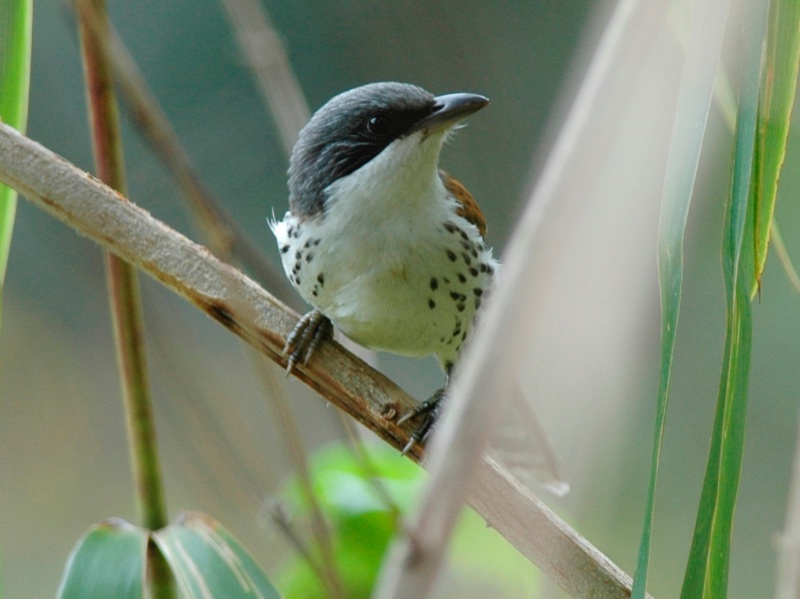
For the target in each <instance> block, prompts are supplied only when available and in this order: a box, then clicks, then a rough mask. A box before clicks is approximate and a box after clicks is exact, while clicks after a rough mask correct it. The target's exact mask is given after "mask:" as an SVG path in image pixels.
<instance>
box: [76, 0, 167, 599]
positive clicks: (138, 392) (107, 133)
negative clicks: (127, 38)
mask: <svg viewBox="0 0 800 599" xmlns="http://www.w3.org/2000/svg"><path fill="white" fill-rule="evenodd" d="M77 8H78V24H79V27H80V34H81V35H80V37H81V51H82V55H83V65H84V75H85V79H86V91H87V96H88V101H89V117H90V124H91V131H92V147H93V150H94V160H95V165H96V169H97V172H98V174H99V175H100V178H101V179H102V180H103V181H105V182H106V183H108V184H109V185H110V186H112V187H113V188H115V189H117V190H119V191H120V192H121V193H125V167H124V161H123V156H122V138H121V135H120V130H119V114H118V112H117V100H116V95H115V94H114V87H113V84H112V79H111V67H110V65H109V64H108V61H107V60H106V57H105V56H104V55H103V53H102V52H101V51H100V45H101V44H100V42H99V40H98V36H97V30H102V29H103V28H107V27H108V20H107V15H106V7H105V0H84V1H80V2H78V4H77ZM89 20H91V21H92V22H93V23H96V24H97V25H98V27H96V28H94V29H93V28H90V27H89V26H88V25H87V22H88V21H89ZM105 258H106V260H105V264H106V279H107V282H108V293H109V298H110V300H111V314H112V320H113V324H114V340H115V342H116V353H117V364H118V368H119V372H120V379H121V382H122V396H123V400H124V405H125V421H126V423H127V428H128V443H129V445H130V454H131V462H132V466H133V474H134V482H135V484H134V488H135V490H136V499H137V507H138V510H139V520H140V523H141V525H142V526H144V527H145V528H147V529H149V530H159V529H161V528H163V527H165V526H166V525H167V521H168V517H167V506H166V500H165V498H164V487H163V483H162V477H161V464H160V462H159V457H158V444H157V443H156V430H155V420H154V416H153V407H152V399H151V396H150V383H149V380H148V372H147V362H146V360H145V351H144V320H143V316H142V297H141V294H140V292H139V273H138V272H136V269H135V268H134V267H133V266H132V265H131V264H129V263H128V262H125V261H124V260H122V259H121V258H119V257H118V256H116V255H114V254H111V253H108V252H107V253H106V257H105ZM147 562H148V564H147V565H148V579H149V581H150V585H149V588H150V592H151V593H152V595H153V597H156V598H159V599H170V598H172V597H175V587H174V584H173V580H172V575H171V573H170V570H169V567H168V566H167V564H166V562H165V560H164V558H163V556H161V555H160V554H159V553H158V552H157V551H152V552H148V559H147Z"/></svg>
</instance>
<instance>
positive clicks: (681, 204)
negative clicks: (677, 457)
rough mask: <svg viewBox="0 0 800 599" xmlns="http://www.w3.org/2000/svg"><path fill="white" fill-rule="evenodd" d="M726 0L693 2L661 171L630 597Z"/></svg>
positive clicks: (645, 548) (647, 529)
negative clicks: (655, 299) (645, 476)
mask: <svg viewBox="0 0 800 599" xmlns="http://www.w3.org/2000/svg"><path fill="white" fill-rule="evenodd" d="M729 4H730V3H729V2H728V1H727V0H707V1H706V2H703V3H700V4H699V5H698V10H699V11H700V12H699V14H698V15H697V17H696V19H695V23H694V27H693V30H692V35H691V39H690V42H689V47H688V49H687V52H686V59H685V63H684V70H683V74H682V76H681V89H680V93H679V95H678V105H677V109H676V113H675V124H674V127H673V132H672V139H671V140H670V148H669V154H668V156H667V176H666V178H665V180H664V194H663V199H662V204H661V215H660V222H659V231H658V280H659V286H660V289H661V370H660V380H659V386H658V407H657V411H656V429H655V438H654V442H653V455H652V462H651V466H650V480H649V484H648V494H647V502H646V505H645V515H644V523H643V525H642V536H641V541H640V544H639V554H638V557H637V563H636V574H635V576H634V583H633V589H632V592H631V597H632V599H643V598H644V596H645V592H646V586H647V569H648V566H649V562H650V537H651V531H652V526H653V510H654V506H655V493H656V480H657V474H658V462H659V457H660V454H661V445H662V439H663V436H664V425H665V422H666V413H667V399H668V397H669V386H670V375H671V373H672V358H673V354H674V349H675V331H676V329H677V326H678V315H679V313H680V305H681V290H682V287H683V238H684V232H685V230H686V220H687V217H688V214H689V204H690V202H691V199H692V190H693V189H694V181H695V177H696V175H697V167H698V164H699V162H700V150H701V148H702V145H703V139H704V136H705V128H706V121H707V117H708V111H709V108H710V106H711V97H712V92H713V89H714V77H715V74H716V71H717V65H718V63H719V57H720V52H721V49H722V40H723V37H724V33H725V23H726V21H727V17H728V7H729Z"/></svg>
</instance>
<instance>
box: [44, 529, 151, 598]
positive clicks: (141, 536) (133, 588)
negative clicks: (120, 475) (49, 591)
mask: <svg viewBox="0 0 800 599" xmlns="http://www.w3.org/2000/svg"><path fill="white" fill-rule="evenodd" d="M147 541H148V533H147V531H146V530H143V529H141V528H138V527H136V526H133V525H132V524H128V523H127V522H125V521H124V520H120V519H117V518H114V519H111V520H106V521H105V522H101V523H100V524H96V525H94V526H92V527H91V528H90V529H89V530H88V531H86V533H85V534H84V535H83V537H81V539H80V541H78V543H77V545H76V546H75V549H73V550H72V554H71V555H70V557H69V560H68V561H67V565H66V568H65V570H64V576H63V577H62V579H61V584H60V586H59V589H58V597H59V599H93V598H96V599H107V598H108V597H115V598H118V599H141V598H142V596H143V593H144V584H145V563H146V560H147Z"/></svg>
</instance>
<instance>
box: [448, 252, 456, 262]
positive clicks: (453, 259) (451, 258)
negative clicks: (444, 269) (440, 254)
mask: <svg viewBox="0 0 800 599" xmlns="http://www.w3.org/2000/svg"><path fill="white" fill-rule="evenodd" d="M446 252H447V257H448V258H450V261H451V262H455V261H456V253H455V252H454V251H453V250H446Z"/></svg>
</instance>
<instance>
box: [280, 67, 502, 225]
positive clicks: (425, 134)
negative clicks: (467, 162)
mask: <svg viewBox="0 0 800 599" xmlns="http://www.w3.org/2000/svg"><path fill="white" fill-rule="evenodd" d="M488 103H489V101H488V100H487V99H486V98H484V97H483V96H479V95H476V94H464V93H460V94H448V95H444V96H438V97H437V96H434V95H433V94H430V93H429V92H427V91H425V90H424V89H422V88H419V87H416V86H414V85H409V84H404V83H392V82H385V83H372V84H369V85H365V86H362V87H358V88H356V89H352V90H350V91H347V92H344V93H342V94H340V95H338V96H336V97H334V98H333V99H331V100H330V101H328V103H326V104H325V105H324V106H323V107H322V108H320V109H319V110H318V111H317V112H316V113H315V114H314V116H313V117H312V118H311V120H310V121H309V122H308V124H307V125H306V126H305V127H304V128H303V130H302V131H301V132H300V136H299V138H298V141H297V143H296V144H295V147H294V150H293V152H292V158H291V164H290V167H289V197H290V204H291V209H292V211H293V212H294V213H297V214H301V215H306V216H313V215H316V214H320V213H322V212H324V210H325V207H326V201H327V199H328V194H327V190H328V188H329V187H330V186H331V185H332V184H333V183H335V182H337V181H339V180H340V179H342V178H344V177H348V176H351V175H354V174H356V173H359V172H360V169H365V167H366V168H369V167H368V165H369V166H371V167H372V168H374V169H375V170H376V171H377V172H375V173H370V177H371V178H374V177H375V176H380V177H386V178H390V177H394V178H397V177H401V178H402V177H415V176H417V175H418V174H419V173H420V172H421V171H422V172H426V173H427V171H430V173H431V174H433V173H435V172H436V166H437V163H438V159H439V152H440V150H441V146H442V142H443V140H444V138H445V137H446V135H447V133H448V132H449V131H451V130H452V129H453V127H454V126H455V125H456V124H457V123H459V122H460V121H461V120H462V119H464V118H466V117H467V116H469V115H470V114H472V113H473V112H475V111H477V110H480V109H481V108H483V107H484V106H486V104H488ZM378 163H380V164H378ZM376 165H377V166H376ZM356 176H358V175H356Z"/></svg>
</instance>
